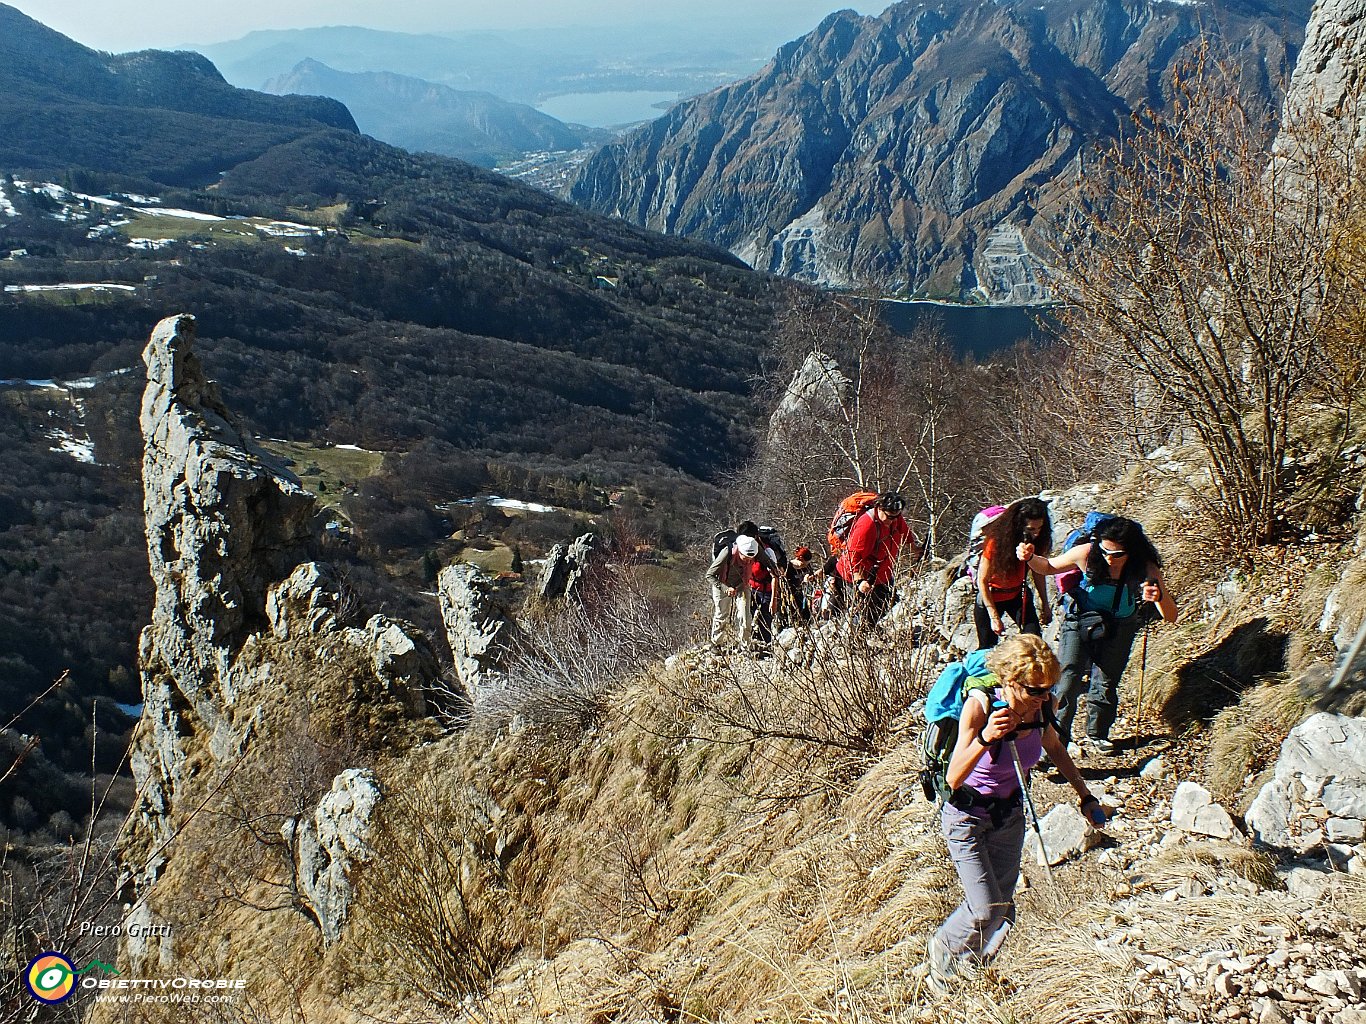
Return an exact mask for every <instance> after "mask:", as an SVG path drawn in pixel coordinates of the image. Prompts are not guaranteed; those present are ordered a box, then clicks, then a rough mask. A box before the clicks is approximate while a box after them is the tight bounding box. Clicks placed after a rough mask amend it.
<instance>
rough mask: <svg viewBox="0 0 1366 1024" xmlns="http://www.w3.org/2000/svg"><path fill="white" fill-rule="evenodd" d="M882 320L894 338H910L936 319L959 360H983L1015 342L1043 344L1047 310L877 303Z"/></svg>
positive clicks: (1023, 307) (926, 303)
mask: <svg viewBox="0 0 1366 1024" xmlns="http://www.w3.org/2000/svg"><path fill="white" fill-rule="evenodd" d="M880 305H881V307H882V317H883V319H884V320H886V321H887V324H888V326H889V327H891V328H892V330H894V331H896V333H897V334H910V333H911V332H912V331H913V330H914V329H915V327H916V325H917V324H920V323H924V322H925V321H926V320H933V319H936V318H937V319H938V320H939V321H940V323H941V324H942V325H943V328H944V333H945V334H947V335H948V336H949V339H950V340H951V341H952V342H953V347H954V350H955V351H956V352H957V353H958V354H959V355H960V356H961V355H966V354H968V353H971V354H972V355H974V356H976V357H978V358H983V357H985V356H989V355H991V354H992V353H994V352H999V351H1001V350H1002V349H1008V348H1010V347H1011V346H1012V345H1014V344H1015V343H1016V342H1017V341H1022V340H1026V339H1027V340H1030V341H1035V342H1038V341H1046V340H1047V339H1048V338H1049V334H1048V331H1047V329H1046V328H1045V327H1044V326H1042V325H1041V324H1040V323H1039V321H1040V319H1044V320H1047V319H1048V307H1046V306H962V305H957V304H955V303H951V302H894V301H890V300H888V301H884V302H882V303H880Z"/></svg>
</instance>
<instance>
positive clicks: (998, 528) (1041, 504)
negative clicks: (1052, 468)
mask: <svg viewBox="0 0 1366 1024" xmlns="http://www.w3.org/2000/svg"><path fill="white" fill-rule="evenodd" d="M1031 519H1042V520H1043V529H1042V530H1040V531H1039V535H1038V536H1037V537H1035V538H1033V543H1034V550H1035V551H1036V552H1037V553H1038V554H1040V555H1048V554H1052V552H1053V520H1052V519H1051V518H1050V517H1049V515H1048V502H1046V501H1044V500H1043V499H1042V498H1021V499H1020V500H1019V501H1012V502H1011V503H1010V504H1009V505H1007V506H1006V510H1005V511H1004V512H1002V513H1001V514H1000V515H999V516H997V517H996V518H995V519H993V520H992V521H991V522H989V523H987V525H986V526H984V527H982V536H983V537H984V538H985V539H986V541H987V542H988V543H989V544H991V546H992V560H993V566H994V568H996V569H999V570H1001V571H1002V574H1003V575H1010V574H1013V573H1014V572H1015V571H1016V568H1017V567H1018V565H1019V561H1018V559H1016V557H1015V545H1016V544H1018V543H1019V542H1020V541H1021V540H1023V539H1024V537H1025V524H1026V523H1027V522H1029V520H1031ZM993 575H994V573H993Z"/></svg>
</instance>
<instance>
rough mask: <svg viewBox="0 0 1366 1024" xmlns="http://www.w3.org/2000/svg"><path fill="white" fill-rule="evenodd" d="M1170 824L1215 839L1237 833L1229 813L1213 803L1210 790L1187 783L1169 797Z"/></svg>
mask: <svg viewBox="0 0 1366 1024" xmlns="http://www.w3.org/2000/svg"><path fill="white" fill-rule="evenodd" d="M1172 824H1173V825H1175V826H1176V827H1177V828H1179V829H1181V830H1182V831H1184V832H1190V833H1192V834H1193V835H1197V836H1210V837H1212V838H1214V839H1232V838H1233V837H1234V835H1235V834H1237V833H1236V829H1235V828H1234V826H1233V819H1232V818H1231V817H1229V813H1228V811H1226V810H1224V809H1223V808H1222V807H1220V806H1219V805H1218V804H1217V803H1215V802H1214V797H1213V796H1211V795H1210V792H1209V790H1207V789H1206V788H1205V787H1204V786H1201V785H1199V784H1198V783H1194V782H1191V781H1189V780H1187V781H1184V782H1181V783H1180V784H1178V785H1177V787H1176V792H1175V793H1173V794H1172Z"/></svg>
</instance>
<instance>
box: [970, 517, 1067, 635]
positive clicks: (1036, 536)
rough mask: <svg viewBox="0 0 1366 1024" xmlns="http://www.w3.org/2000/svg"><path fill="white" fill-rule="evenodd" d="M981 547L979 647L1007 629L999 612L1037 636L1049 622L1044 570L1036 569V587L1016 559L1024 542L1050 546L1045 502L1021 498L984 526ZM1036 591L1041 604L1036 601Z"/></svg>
mask: <svg viewBox="0 0 1366 1024" xmlns="http://www.w3.org/2000/svg"><path fill="white" fill-rule="evenodd" d="M982 537H983V541H984V543H983V547H982V554H981V558H980V560H979V561H978V563H977V568H976V572H975V576H976V581H977V603H976V604H975V605H974V606H973V611H972V616H973V621H974V622H975V624H976V626H977V646H978V647H980V648H987V647H995V646H996V644H997V642H998V641H999V640H1000V639H1001V634H1002V633H1003V632H1004V631H1005V624H1004V622H1003V621H1002V619H1001V616H1002V615H1003V614H1004V615H1009V616H1010V617H1011V619H1012V620H1014V622H1015V624H1016V625H1017V626H1019V627H1020V632H1021V633H1033V634H1034V635H1035V636H1039V635H1040V634H1042V633H1043V627H1044V626H1046V625H1048V624H1049V623H1050V622H1052V621H1053V609H1052V607H1051V606H1050V605H1049V603H1048V589H1047V584H1046V582H1045V579H1044V576H1043V574H1042V573H1034V589H1033V590H1032V591H1031V590H1030V588H1029V584H1028V576H1029V567H1028V566H1026V565H1025V564H1024V562H1022V561H1020V559H1019V557H1018V555H1019V552H1018V550H1017V549H1018V548H1019V545H1021V544H1025V543H1028V544H1030V545H1031V546H1032V549H1033V550H1034V551H1036V552H1038V553H1039V554H1041V555H1047V554H1049V553H1050V552H1051V551H1052V550H1053V523H1052V520H1050V519H1049V517H1048V504H1047V503H1046V502H1044V501H1042V500H1041V499H1039V498H1021V499H1020V500H1019V501H1015V502H1012V503H1011V504H1009V505H1007V506H1006V508H1005V511H1003V512H1002V513H1001V514H1000V515H998V516H996V517H995V518H994V519H992V520H991V521H990V522H988V523H987V524H986V525H985V526H984V527H982ZM1035 594H1038V595H1039V601H1040V604H1041V605H1042V608H1041V609H1036V608H1035V605H1034V595H1035Z"/></svg>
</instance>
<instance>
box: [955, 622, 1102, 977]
mask: <svg viewBox="0 0 1366 1024" xmlns="http://www.w3.org/2000/svg"><path fill="white" fill-rule="evenodd" d="M985 661H986V667H987V668H988V669H989V670H990V673H991V676H994V680H992V682H993V683H994V684H995V685H994V686H992V685H989V686H988V687H986V688H984V689H975V690H973V691H972V692H971V693H970V694H969V695H968V697H967V699H965V700H964V701H963V710H962V713H961V714H960V716H959V719H958V741H957V743H956V745H955V746H954V749H953V756H952V757H951V758H950V760H949V766H948V774H947V778H946V780H945V781H946V784H947V787H948V789H949V791H950V793H951V795H950V796H949V798H948V799H947V800H946V801H945V802H944V805H943V808H942V810H941V811H940V821H941V825H942V828H943V832H944V839H945V840H946V841H947V843H948V847H949V856H950V857H951V858H952V859H953V866H954V868H955V869H956V870H957V871H958V878H959V881H961V882H962V884H963V902H962V903H960V904H959V905H958V906H957V908H956V909H955V910H954V911H953V913H952V914H950V915H949V917H948V920H946V921H945V922H944V923H943V924H942V925H940V926H939V928H938V930H937V931H935V932H934V933H933V934H932V935H931V936H930V939H929V968H930V975H929V978H930V984H931V985H932V986H933V987H934V988H936V989H938V990H941V991H942V990H943V989H944V988H945V986H946V983H947V982H948V981H949V980H950V979H953V978H960V979H970V978H972V977H974V976H975V975H976V974H977V972H978V971H979V970H980V968H982V967H983V966H985V965H986V964H988V963H990V962H991V960H992V959H993V958H995V956H996V954H997V953H998V952H1000V949H1001V944H1002V943H1003V942H1004V941H1005V938H1006V935H1007V934H1008V933H1009V931H1010V929H1011V927H1012V926H1013V925H1014V922H1015V902H1014V897H1015V886H1016V884H1017V883H1018V882H1019V879H1020V856H1021V853H1022V851H1023V849H1024V832H1025V812H1024V789H1023V785H1024V784H1025V783H1026V782H1027V781H1028V779H1029V771H1030V769H1031V768H1033V767H1034V765H1035V764H1037V763H1038V762H1039V758H1040V756H1041V755H1042V754H1043V753H1044V752H1045V751H1047V752H1048V755H1049V756H1050V757H1051V758H1052V759H1053V763H1054V764H1055V765H1057V767H1058V769H1059V770H1060V771H1061V772H1062V774H1063V777H1064V778H1065V779H1067V781H1068V782H1070V783H1071V785H1072V788H1073V789H1074V790H1075V791H1076V794H1077V796H1078V798H1079V799H1080V802H1081V809H1082V812H1083V813H1084V814H1086V816H1087V817H1088V818H1089V819H1090V820H1091V823H1092V824H1093V825H1103V824H1104V823H1105V813H1104V811H1103V810H1102V809H1101V807H1100V802H1099V801H1098V800H1097V799H1096V798H1095V797H1094V796H1093V795H1092V794H1091V791H1090V790H1089V789H1088V788H1087V786H1086V782H1085V780H1084V779H1082V777H1081V773H1080V772H1079V771H1077V766H1076V765H1075V764H1074V763H1073V762H1072V759H1071V757H1069V756H1068V754H1067V746H1066V744H1064V743H1063V741H1062V737H1061V736H1060V735H1059V733H1058V731H1057V728H1056V721H1055V719H1054V717H1053V710H1052V708H1053V696H1052V687H1053V684H1054V683H1056V682H1057V679H1058V675H1059V673H1060V672H1061V666H1060V665H1059V664H1058V659H1057V656H1056V655H1054V653H1053V651H1052V650H1051V649H1050V648H1049V646H1048V645H1047V644H1046V643H1044V641H1043V640H1042V639H1041V638H1039V637H1037V636H1034V635H1032V634H1028V633H1020V634H1016V635H1015V636H1012V637H1009V638H1008V639H1006V640H1003V641H1002V642H1001V643H1000V645H998V646H997V647H995V648H993V649H992V650H991V651H990V652H988V653H987V655H986V658H985ZM987 678H988V679H990V678H991V677H987ZM974 698H976V699H974Z"/></svg>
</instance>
